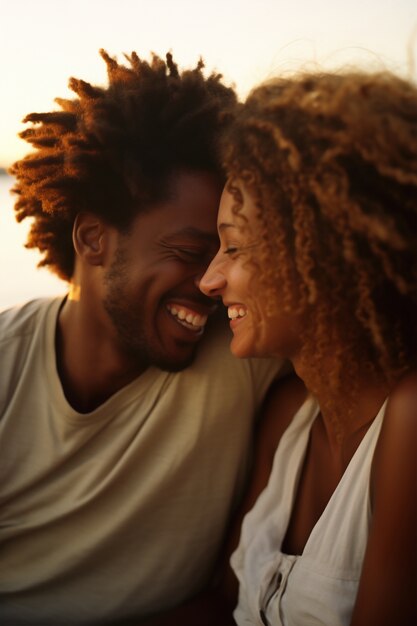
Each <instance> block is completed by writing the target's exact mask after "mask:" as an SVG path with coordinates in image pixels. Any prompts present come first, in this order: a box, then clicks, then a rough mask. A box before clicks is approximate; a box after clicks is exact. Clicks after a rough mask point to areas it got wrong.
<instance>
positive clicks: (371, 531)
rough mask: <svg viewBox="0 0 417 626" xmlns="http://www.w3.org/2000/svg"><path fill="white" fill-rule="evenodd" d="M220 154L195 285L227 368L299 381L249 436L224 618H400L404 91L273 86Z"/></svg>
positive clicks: (406, 283) (411, 315) (252, 103)
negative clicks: (250, 451)
mask: <svg viewBox="0 0 417 626" xmlns="http://www.w3.org/2000/svg"><path fill="white" fill-rule="evenodd" d="M225 145H226V153H225V165H226V168H227V170H228V173H229V182H228V184H227V185H226V189H225V191H224V193H223V196H222V201H221V205H220V211H219V218H218V230H219V236H220V243H221V245H220V249H219V252H218V254H217V255H216V257H215V258H214V259H213V261H212V263H211V264H210V266H209V268H208V270H207V272H206V274H205V275H204V276H203V278H202V280H201V284H200V287H201V289H202V291H203V292H204V293H205V294H207V295H210V296H217V297H218V296H220V297H221V298H222V300H223V303H224V304H225V306H226V307H227V308H228V314H229V318H230V325H231V328H232V331H233V339H232V343H231V349H232V352H233V353H234V354H235V355H236V356H238V357H248V356H266V355H279V356H280V357H286V358H289V359H290V360H291V361H292V363H293V366H294V369H295V371H296V373H297V375H298V377H299V379H297V380H290V381H287V382H285V383H280V384H279V386H278V387H277V388H276V389H275V392H274V394H272V395H271V398H270V402H269V406H268V409H267V415H266V417H265V420H264V421H263V425H262V432H261V433H260V436H259V446H258V456H257V463H256V468H255V472H254V477H253V481H252V485H251V487H250V490H249V494H248V501H247V506H248V505H251V504H252V503H253V502H254V501H255V498H256V496H257V495H258V494H259V493H261V492H262V493H261V495H260V497H259V499H258V500H257V502H256V504H255V506H254V508H253V509H252V510H251V511H250V512H249V513H248V515H247V516H246V518H245V520H244V522H243V526H242V532H241V537H240V544H239V547H238V548H237V550H236V551H235V553H234V554H233V556H232V567H233V569H234V571H235V574H236V576H237V578H238V580H239V583H240V590H239V601H238V605H237V608H236V610H235V612H234V617H235V620H236V622H237V624H239V625H243V624H270V625H279V624H283V625H285V626H304V625H306V626H307V625H310V624H325V625H326V626H339V625H347V624H351V625H352V626H372V625H375V626H384V625H390V626H394V625H395V626H398V625H401V626H405V625H407V624H414V623H416V614H415V613H416V596H415V589H416V587H415V581H416V573H415V570H416V554H417V550H416V475H417V471H416V424H417V411H416V392H417V377H416V375H415V373H413V368H414V367H415V365H416V319H417V315H416V285H417V277H416V247H417V246H416V243H417V240H416V213H417V90H416V89H415V87H414V86H412V85H411V84H409V83H407V82H406V81H403V80H401V79H399V78H397V77H394V76H392V75H389V74H385V73H383V74H378V75H369V74H361V73H346V74H318V73H317V74H308V75H302V76H298V77H295V78H284V79H278V80H274V81H272V82H270V83H268V84H266V85H264V86H261V87H259V88H258V89H256V90H255V91H254V92H252V94H251V95H250V96H249V98H248V100H247V102H246V103H245V104H244V105H243V107H242V110H241V112H240V115H239V116H238V119H237V121H236V124H235V126H234V128H233V130H232V132H231V134H230V136H229V137H228V138H227V141H226V144H225ZM300 379H301V380H300ZM271 466H272V472H271V475H270V478H269V482H268V485H267V486H266V488H265V489H264V487H265V485H266V483H267V481H268V475H269V472H270V470H271ZM263 489H264V490H263ZM262 490H263V491H262Z"/></svg>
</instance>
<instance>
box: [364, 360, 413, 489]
mask: <svg viewBox="0 0 417 626" xmlns="http://www.w3.org/2000/svg"><path fill="white" fill-rule="evenodd" d="M416 458H417V371H413V372H410V373H409V374H407V375H406V376H404V377H403V378H402V379H401V380H400V381H399V382H398V383H397V384H396V385H395V387H394V389H393V390H392V391H391V393H390V395H389V398H388V401H387V405H386V409H385V415H384V421H383V424H382V428H381V434H380V436H379V440H378V444H377V447H376V450H375V455H374V461H373V469H372V475H373V480H372V482H373V485H374V489H373V491H374V493H375V497H376V498H377V499H378V498H380V499H381V501H382V500H387V499H389V498H394V499H396V498H397V497H400V496H401V492H402V491H403V490H405V489H406V488H407V484H408V482H409V481H411V484H410V488H413V487H412V483H415V477H416ZM395 481H397V484H395Z"/></svg>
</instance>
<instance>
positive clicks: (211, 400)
mask: <svg viewBox="0 0 417 626" xmlns="http://www.w3.org/2000/svg"><path fill="white" fill-rule="evenodd" d="M60 304H61V300H60V299H55V300H38V301H33V302H30V303H28V304H26V305H25V306H23V307H21V308H19V309H12V310H9V311H6V312H4V313H2V314H1V315H0V354H1V375H0V451H1V452H0V623H1V624H5V625H7V626H9V625H10V626H11V625H13V626H18V625H20V624H26V625H30V626H37V625H39V626H49V625H50V626H61V625H64V624H65V625H68V626H69V625H77V626H82V625H84V624H85V625H86V624H88V625H89V626H91V625H93V624H102V623H118V624H119V623H121V621H122V620H123V619H126V618H128V617H129V616H136V617H141V616H145V615H147V614H150V613H152V612H156V611H160V610H163V609H165V608H168V607H170V606H172V605H174V604H176V603H179V602H181V601H182V600H183V599H185V598H186V597H188V596H190V595H191V594H193V593H195V592H196V591H198V590H199V589H200V588H201V587H202V585H204V583H205V582H206V581H207V578H208V576H209V574H210V573H211V570H212V567H213V564H214V561H215V558H216V555H217V552H218V549H219V546H220V544H221V540H222V538H223V533H224V528H225V525H226V521H227V519H228V516H229V514H230V511H231V509H232V507H233V506H234V504H235V503H236V500H237V497H238V495H239V493H240V491H241V488H242V485H243V481H244V477H245V474H246V470H247V463H248V449H249V445H250V439H251V428H252V419H253V415H254V413H255V412H256V409H257V407H258V406H259V403H260V401H261V399H262V397H263V395H264V392H265V390H266V389H267V387H268V385H269V383H270V382H271V380H272V378H273V377H274V376H275V374H276V373H277V371H278V369H279V367H280V364H279V363H278V362H275V361H274V362H272V361H270V360H263V359H260V360H254V361H251V360H238V359H235V358H234V357H233V356H232V355H231V354H230V351H229V340H228V338H227V337H225V336H224V334H223V336H222V335H221V334H218V333H216V334H215V333H212V334H210V333H208V334H207V336H206V337H205V338H204V339H203V341H202V343H201V346H200V349H199V352H198V355H197V358H196V360H195V362H194V364H193V365H192V366H191V367H189V368H188V369H186V370H184V371H183V372H179V373H168V372H162V371H160V370H158V369H156V368H149V369H148V370H146V371H145V372H144V373H143V374H142V375H141V376H140V377H139V378H138V379H136V380H135V381H133V382H132V383H131V384H129V385H128V386H126V387H125V388H124V389H122V390H120V391H119V392H118V393H116V394H115V395H114V396H112V397H111V398H110V399H109V400H108V401H107V402H105V403H104V404H103V405H102V406H100V407H99V408H98V409H96V410H95V411H92V412H91V413H88V414H79V413H77V412H76V411H74V410H73V409H72V408H71V406H70V405H69V404H68V402H67V401H66V398H65V396H64V394H63V391H62V387H61V384H60V380H59V377H58V374H57V370H56V364H55V347H54V335H55V327H56V319H57V313H58V310H59V306H60ZM226 330H227V329H226Z"/></svg>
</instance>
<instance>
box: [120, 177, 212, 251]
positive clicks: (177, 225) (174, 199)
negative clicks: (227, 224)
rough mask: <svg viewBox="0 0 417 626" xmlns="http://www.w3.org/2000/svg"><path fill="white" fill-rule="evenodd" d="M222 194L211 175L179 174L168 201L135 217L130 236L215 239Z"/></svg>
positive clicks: (174, 178)
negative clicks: (136, 233)
mask: <svg viewBox="0 0 417 626" xmlns="http://www.w3.org/2000/svg"><path fill="white" fill-rule="evenodd" d="M221 190H222V183H221V181H220V180H219V179H218V178H217V177H216V176H215V175H214V174H211V173H210V172H179V173H178V174H175V176H173V178H172V180H171V183H170V186H169V196H168V198H167V199H166V200H163V201H161V202H159V203H157V204H155V205H154V206H152V207H151V208H150V209H149V211H146V212H144V213H140V214H138V216H137V217H136V218H135V219H134V221H133V224H132V231H131V232H132V234H133V233H134V232H135V231H136V232H140V233H141V235H142V236H145V237H147V238H150V239H155V238H156V237H158V236H174V235H176V234H182V235H183V236H185V237H191V238H194V237H196V238H199V237H211V238H215V237H216V232H217V231H216V221H217V213H218V207H219V201H220V195H221Z"/></svg>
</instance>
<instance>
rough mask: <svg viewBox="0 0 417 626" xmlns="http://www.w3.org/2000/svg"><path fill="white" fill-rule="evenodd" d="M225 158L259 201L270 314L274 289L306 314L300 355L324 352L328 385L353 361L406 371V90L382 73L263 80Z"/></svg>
mask: <svg viewBox="0 0 417 626" xmlns="http://www.w3.org/2000/svg"><path fill="white" fill-rule="evenodd" d="M224 165H225V167H226V170H227V171H228V173H229V175H230V176H231V177H232V181H233V179H234V178H235V179H240V180H242V181H243V182H244V183H245V184H246V187H247V188H248V190H249V191H250V192H251V194H252V195H253V196H254V198H255V202H256V205H257V207H258V209H257V210H258V217H259V219H260V223H261V228H262V233H263V236H262V239H263V244H262V252H261V253H260V255H259V256H258V258H257V259H255V260H254V262H256V263H257V265H258V266H259V267H258V272H257V273H258V274H259V269H260V270H261V272H260V274H261V277H262V281H263V287H264V292H265V293H269V296H270V297H269V300H268V301H269V302H270V311H272V310H273V308H274V306H275V299H274V294H277V293H279V296H280V306H284V309H285V310H286V311H287V312H289V313H297V312H306V311H308V314H309V315H310V318H309V323H308V324H307V327H306V328H305V330H304V331H303V332H305V342H304V345H305V346H307V350H306V352H305V358H306V359H308V363H309V364H310V365H311V364H312V363H313V368H314V364H315V363H317V364H319V363H320V362H321V359H322V356H323V354H326V355H327V356H329V354H333V355H334V364H335V367H334V368H333V371H331V372H329V381H330V380H331V379H332V378H334V377H336V378H337V377H340V376H341V377H342V379H343V380H344V381H346V380H347V379H346V375H347V376H349V372H354V371H355V369H357V365H358V362H360V363H361V366H365V367H367V366H368V367H369V370H370V372H371V371H372V372H373V374H374V375H375V374H376V375H377V376H381V375H382V376H383V377H384V379H385V380H388V381H395V380H396V379H398V377H399V376H401V375H402V374H403V373H404V372H405V371H408V370H409V369H410V368H412V367H415V366H416V364H417V363H416V348H417V341H416V320H417V306H416V300H417V298H416V292H417V262H416V252H417V232H416V227H417V89H416V87H415V86H414V85H413V84H411V83H409V82H407V81H406V80H403V79H401V78H399V77H396V76H394V75H392V74H390V73H388V72H387V73H385V72H382V73H376V74H373V73H369V74H368V73H366V72H359V71H358V72H352V71H349V72H344V73H342V72H341V73H320V72H316V73H308V74H301V75H296V76H295V77H294V76H293V77H284V78H279V79H275V80H273V81H270V82H268V83H266V84H265V85H262V86H260V87H259V88H257V89H255V90H254V91H253V92H252V93H251V94H250V95H249V97H248V99H247V101H246V103H245V104H244V105H243V109H242V110H241V112H240V113H239V115H238V117H237V121H236V123H235V124H233V125H232V127H231V130H230V135H229V134H228V136H227V137H226V140H225V155H224ZM230 187H231V188H232V184H231V185H230ZM238 203H239V201H238V199H237V204H236V210H238V208H239V206H238ZM317 371H322V370H317ZM342 379H341V380H342ZM323 382H324V383H325V384H326V382H325V381H321V382H320V381H317V384H318V385H320V384H321V385H322V384H323ZM334 385H335V388H336V387H337V383H336V381H334ZM313 391H314V389H313Z"/></svg>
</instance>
